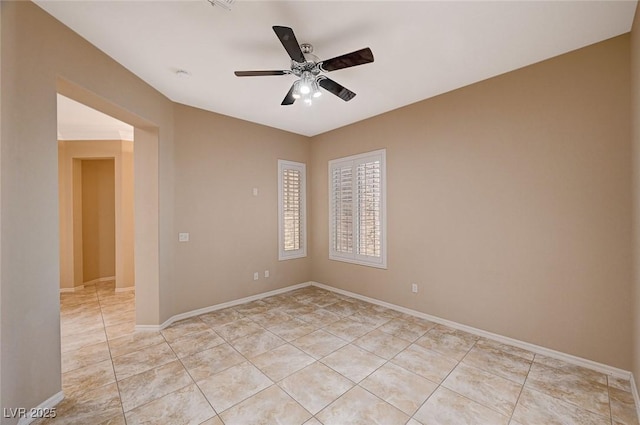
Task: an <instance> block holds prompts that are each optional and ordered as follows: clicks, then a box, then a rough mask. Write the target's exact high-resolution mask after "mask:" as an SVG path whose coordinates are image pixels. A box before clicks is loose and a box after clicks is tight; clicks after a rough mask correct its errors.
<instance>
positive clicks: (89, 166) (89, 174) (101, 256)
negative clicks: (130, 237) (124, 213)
mask: <svg viewBox="0 0 640 425" xmlns="http://www.w3.org/2000/svg"><path fill="white" fill-rule="evenodd" d="M81 163H82V182H81V184H82V271H83V273H82V278H83V280H84V283H87V282H91V281H95V280H100V279H105V278H110V277H112V278H114V279H115V274H116V184H115V178H116V174H115V160H114V159H85V160H82V161H81Z"/></svg>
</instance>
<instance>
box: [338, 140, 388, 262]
mask: <svg viewBox="0 0 640 425" xmlns="http://www.w3.org/2000/svg"><path fill="white" fill-rule="evenodd" d="M385 158H386V150H385V149H382V150H378V151H374V152H368V153H364V154H361V155H354V156H350V157H347V158H340V159H334V160H332V161H329V258H330V259H332V260H339V261H347V262H350V263H356V264H362V265H366V266H373V267H380V268H387V252H386V251H387V249H386V236H385V232H386V229H385V228H386V204H385V202H386V201H385V196H386V189H385Z"/></svg>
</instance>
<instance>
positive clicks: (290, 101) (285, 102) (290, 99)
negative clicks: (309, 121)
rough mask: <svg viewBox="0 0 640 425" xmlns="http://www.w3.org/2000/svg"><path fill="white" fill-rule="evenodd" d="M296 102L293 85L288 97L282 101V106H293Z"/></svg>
mask: <svg viewBox="0 0 640 425" xmlns="http://www.w3.org/2000/svg"><path fill="white" fill-rule="evenodd" d="M295 101H296V98H295V97H293V84H292V85H291V88H290V89H289V93H287V95H286V96H285V97H284V99H282V103H281V104H280V105H283V106H285V105H293V102H295Z"/></svg>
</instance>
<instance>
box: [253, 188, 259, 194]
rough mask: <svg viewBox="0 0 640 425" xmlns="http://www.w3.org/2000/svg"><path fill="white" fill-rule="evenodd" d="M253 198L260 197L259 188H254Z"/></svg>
mask: <svg viewBox="0 0 640 425" xmlns="http://www.w3.org/2000/svg"><path fill="white" fill-rule="evenodd" d="M253 196H258V188H257V187H254V188H253Z"/></svg>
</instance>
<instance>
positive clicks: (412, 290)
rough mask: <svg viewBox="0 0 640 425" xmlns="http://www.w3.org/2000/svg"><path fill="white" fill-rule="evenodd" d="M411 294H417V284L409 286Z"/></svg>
mask: <svg viewBox="0 0 640 425" xmlns="http://www.w3.org/2000/svg"><path fill="white" fill-rule="evenodd" d="M411 292H413V293H414V294H417V293H418V284H417V283H412V284H411Z"/></svg>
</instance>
